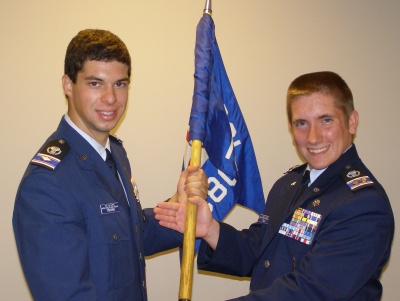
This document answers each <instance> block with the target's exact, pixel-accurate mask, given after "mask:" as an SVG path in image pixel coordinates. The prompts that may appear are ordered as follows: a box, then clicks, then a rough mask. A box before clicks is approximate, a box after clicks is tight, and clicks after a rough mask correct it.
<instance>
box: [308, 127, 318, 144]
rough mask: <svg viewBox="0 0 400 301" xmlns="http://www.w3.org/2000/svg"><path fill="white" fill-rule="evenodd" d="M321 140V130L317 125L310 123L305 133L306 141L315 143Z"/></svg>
mask: <svg viewBox="0 0 400 301" xmlns="http://www.w3.org/2000/svg"><path fill="white" fill-rule="evenodd" d="M320 141H321V132H320V129H319V128H318V126H316V125H311V126H310V130H309V131H308V135H307V142H308V143H310V144H317V143H318V142H320Z"/></svg>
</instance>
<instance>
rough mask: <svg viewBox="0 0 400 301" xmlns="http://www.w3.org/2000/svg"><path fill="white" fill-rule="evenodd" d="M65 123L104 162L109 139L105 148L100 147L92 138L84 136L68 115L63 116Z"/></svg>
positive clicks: (108, 147)
mask: <svg viewBox="0 0 400 301" xmlns="http://www.w3.org/2000/svg"><path fill="white" fill-rule="evenodd" d="M64 118H65V121H66V122H67V123H68V124H69V125H70V126H71V127H72V128H73V129H74V130H75V131H77V132H78V134H79V135H81V136H82V137H83V139H85V140H86V141H87V142H88V143H89V144H90V145H91V146H92V147H93V148H94V149H95V150H96V151H97V152H98V154H99V155H100V156H101V157H102V158H103V160H106V156H107V154H106V148H107V149H109V150H110V152H111V148H110V138H107V142H106V146H105V147H104V146H102V145H101V144H100V143H98V142H97V141H96V140H94V139H93V138H92V137H90V136H89V135H88V134H86V133H85V132H84V131H82V130H81V129H80V128H78V127H77V126H76V125H75V123H73V122H72V120H71V118H69V116H68V113H67V114H65V115H64Z"/></svg>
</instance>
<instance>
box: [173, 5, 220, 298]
mask: <svg viewBox="0 0 400 301" xmlns="http://www.w3.org/2000/svg"><path fill="white" fill-rule="evenodd" d="M211 13H212V11H211V0H206V4H205V7H204V10H203V14H209V15H211ZM201 149H202V141H201V140H197V139H194V140H192V148H191V154H190V164H189V165H190V166H200V164H201ZM189 197H191V195H189ZM196 222H197V205H194V204H191V203H189V202H188V203H187V209H186V222H185V232H184V236H183V251H182V263H181V278H180V286H179V301H190V300H191V296H192V283H193V266H194V255H195V254H194V253H195V240H196Z"/></svg>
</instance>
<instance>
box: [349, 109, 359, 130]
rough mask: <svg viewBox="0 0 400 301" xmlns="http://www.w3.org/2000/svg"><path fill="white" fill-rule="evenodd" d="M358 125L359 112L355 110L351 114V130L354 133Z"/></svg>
mask: <svg viewBox="0 0 400 301" xmlns="http://www.w3.org/2000/svg"><path fill="white" fill-rule="evenodd" d="M357 126H358V112H357V111H356V110H353V112H351V113H350V116H349V132H350V134H352V135H355V134H356V133H357Z"/></svg>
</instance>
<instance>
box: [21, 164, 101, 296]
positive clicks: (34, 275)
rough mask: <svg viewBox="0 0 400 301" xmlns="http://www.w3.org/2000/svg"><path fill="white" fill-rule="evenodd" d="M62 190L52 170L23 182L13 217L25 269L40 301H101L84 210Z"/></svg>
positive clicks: (29, 282) (32, 174)
mask: <svg viewBox="0 0 400 301" xmlns="http://www.w3.org/2000/svg"><path fill="white" fill-rule="evenodd" d="M62 187H63V185H62V183H60V182H59V180H57V178H56V177H55V176H54V175H53V174H52V173H51V172H48V171H47V170H43V171H42V172H40V171H39V172H36V173H31V174H30V175H29V176H27V177H26V178H24V179H23V182H22V183H21V185H20V188H19V190H18V192H17V197H16V201H15V207H14V215H13V226H14V234H15V237H16V243H17V248H18V253H19V256H20V260H21V265H22V268H23V271H24V273H25V277H26V280H27V282H28V285H29V287H30V290H31V293H32V296H33V298H34V299H35V300H43V301H46V300H49V301H50V300H51V301H55V300H71V301H72V300H97V296H96V291H95V288H94V284H93V282H92V279H91V276H90V273H89V271H90V268H89V260H88V244H87V233H86V230H85V220H84V217H83V214H82V210H81V208H79V206H78V202H77V200H74V199H73V197H72V196H71V194H70V193H68V191H65V189H63V188H62Z"/></svg>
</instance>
